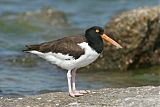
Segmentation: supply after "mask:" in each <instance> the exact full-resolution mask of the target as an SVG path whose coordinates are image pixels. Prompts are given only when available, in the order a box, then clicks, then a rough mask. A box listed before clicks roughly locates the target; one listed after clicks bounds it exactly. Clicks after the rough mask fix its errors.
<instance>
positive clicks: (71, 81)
mask: <svg viewBox="0 0 160 107" xmlns="http://www.w3.org/2000/svg"><path fill="white" fill-rule="evenodd" d="M103 39H104V40H106V41H108V42H110V43H111V44H113V45H115V46H116V47H118V48H122V47H121V46H120V45H119V44H118V43H117V42H115V41H114V40H113V39H111V38H110V37H108V36H107V35H106V34H104V29H103V28H101V27H99V26H94V27H91V28H89V29H87V30H86V31H85V35H77V36H69V37H64V38H62V39H58V40H55V41H51V42H45V43H41V44H35V45H26V47H27V49H25V50H24V51H25V52H30V53H32V54H36V55H38V56H39V57H41V58H44V59H45V60H47V61H49V62H50V63H52V64H55V65H57V66H59V67H61V68H63V69H66V70H68V72H67V79H68V91H69V95H70V96H72V97H75V96H81V95H84V94H86V93H87V91H85V90H79V91H78V90H76V85H75V76H76V70H77V69H78V68H81V67H84V66H87V65H89V64H90V63H92V62H93V61H95V60H96V59H97V58H98V57H99V56H100V54H101V52H102V51H103V48H104V43H103Z"/></svg>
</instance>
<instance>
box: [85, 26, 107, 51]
mask: <svg viewBox="0 0 160 107" xmlns="http://www.w3.org/2000/svg"><path fill="white" fill-rule="evenodd" d="M103 33H104V29H103V28H101V27H99V26H93V27H91V28H89V29H87V30H86V32H85V37H86V39H87V42H88V44H89V46H91V47H92V48H93V49H94V50H95V51H96V52H98V53H101V52H102V50H103V47H104V45H103V40H102V37H101V35H103Z"/></svg>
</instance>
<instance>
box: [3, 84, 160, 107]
mask: <svg viewBox="0 0 160 107" xmlns="http://www.w3.org/2000/svg"><path fill="white" fill-rule="evenodd" d="M159 99H160V87H159V86H158V87H154V86H144V87H129V88H106V89H99V90H91V91H90V93H89V94H88V95H85V96H81V97H76V98H72V97H70V96H69V95H68V93H66V92H55V93H47V94H41V95H36V96H27V97H19V98H9V97H0V107H56V106H57V107H64V106H65V107H77V106H78V107H88V106H89V107H90V106H92V107H159V106H160V100H159Z"/></svg>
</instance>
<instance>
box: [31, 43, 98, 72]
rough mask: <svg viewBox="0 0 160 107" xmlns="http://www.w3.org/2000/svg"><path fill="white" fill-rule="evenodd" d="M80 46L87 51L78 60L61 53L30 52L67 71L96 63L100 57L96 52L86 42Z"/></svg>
mask: <svg viewBox="0 0 160 107" xmlns="http://www.w3.org/2000/svg"><path fill="white" fill-rule="evenodd" d="M78 45H79V46H80V47H81V48H82V49H84V50H85V54H84V55H82V56H80V57H79V58H78V59H74V57H72V56H69V55H63V54H61V53H52V52H48V53H42V52H38V51H30V53H33V54H36V55H38V56H39V57H42V58H44V59H46V60H47V61H49V62H51V63H52V64H56V65H57V66H59V67H61V68H63V69H67V70H71V69H74V68H80V67H84V66H87V65H89V64H90V63H92V62H93V61H95V60H96V59H97V58H98V56H99V55H100V54H98V53H97V52H96V51H95V50H93V49H92V48H91V47H90V46H89V45H88V43H86V42H83V43H80V44H78ZM66 59H67V60H66Z"/></svg>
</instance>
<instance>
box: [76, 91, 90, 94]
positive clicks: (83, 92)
mask: <svg viewBox="0 0 160 107" xmlns="http://www.w3.org/2000/svg"><path fill="white" fill-rule="evenodd" d="M74 92H76V93H80V94H88V91H86V90H75V91H74Z"/></svg>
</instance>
